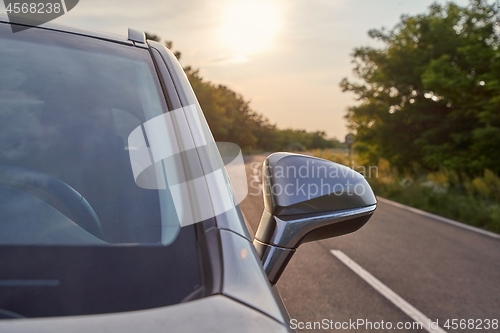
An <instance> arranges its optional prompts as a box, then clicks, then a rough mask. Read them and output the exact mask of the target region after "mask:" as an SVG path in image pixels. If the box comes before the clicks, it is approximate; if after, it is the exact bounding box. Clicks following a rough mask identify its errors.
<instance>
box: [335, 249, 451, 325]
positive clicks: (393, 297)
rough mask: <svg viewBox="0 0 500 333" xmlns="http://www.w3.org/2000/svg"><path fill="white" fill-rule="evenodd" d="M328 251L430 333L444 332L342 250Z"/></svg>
mask: <svg viewBox="0 0 500 333" xmlns="http://www.w3.org/2000/svg"><path fill="white" fill-rule="evenodd" d="M330 252H331V253H332V254H333V255H334V256H335V257H336V258H337V259H339V260H340V261H341V262H343V263H344V264H345V265H346V266H347V267H349V268H350V269H351V270H352V271H353V272H354V273H356V274H358V275H359V276H360V277H361V278H362V279H363V280H365V281H366V282H367V283H368V284H369V285H370V286H372V287H373V288H374V289H375V290H377V291H378V292H379V293H381V294H382V295H383V296H384V297H385V298H387V299H388V300H389V301H391V302H392V303H393V304H394V305H396V306H397V307H398V308H399V309H401V311H403V312H404V313H406V314H407V315H408V316H409V317H410V318H411V319H413V320H414V321H416V322H419V323H421V324H422V326H423V328H424V329H425V330H426V331H428V332H430V333H446V331H445V330H443V329H442V328H441V327H439V326H437V327H429V323H430V322H431V320H430V319H429V318H428V317H427V316H426V315H424V314H423V313H422V312H420V311H418V310H417V309H415V308H414V307H413V306H412V305H411V304H410V303H408V302H407V301H405V300H404V299H402V298H401V297H400V296H399V295H398V294H396V293H395V292H394V291H392V290H391V289H389V287H387V286H386V285H385V284H383V283H382V282H380V281H379V280H378V279H377V278H376V277H374V276H373V275H371V274H370V273H369V272H368V271H366V270H365V269H364V268H363V267H361V266H359V265H358V264H357V263H356V262H354V261H353V260H352V259H351V258H349V257H348V256H346V255H345V254H344V253H343V252H342V251H339V250H330Z"/></svg>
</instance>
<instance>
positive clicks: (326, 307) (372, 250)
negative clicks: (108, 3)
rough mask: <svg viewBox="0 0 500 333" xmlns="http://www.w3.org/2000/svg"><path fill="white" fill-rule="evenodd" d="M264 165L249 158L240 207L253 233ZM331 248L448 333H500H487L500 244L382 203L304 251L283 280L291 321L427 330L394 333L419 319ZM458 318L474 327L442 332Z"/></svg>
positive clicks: (496, 314) (495, 301)
mask: <svg viewBox="0 0 500 333" xmlns="http://www.w3.org/2000/svg"><path fill="white" fill-rule="evenodd" d="M263 159H264V156H247V157H245V164H246V167H247V176H248V181H249V195H248V197H247V198H246V199H245V200H244V201H243V202H242V203H241V208H242V210H243V213H244V214H245V217H246V219H247V221H248V222H249V224H250V226H251V227H252V229H253V231H255V230H256V229H257V226H258V223H259V220H260V216H261V213H262V210H263V202H262V196H261V193H260V190H259V186H258V185H259V183H260V177H259V176H260V164H261V163H262V161H263ZM331 250H340V251H342V252H343V253H344V254H345V255H347V256H348V257H349V258H350V259H352V260H353V261H354V262H356V263H357V264H358V265H359V266H361V267H362V268H363V269H364V270H366V271H367V272H369V273H371V275H373V276H374V277H375V278H376V279H378V280H379V281H380V282H382V283H383V284H385V285H386V286H387V287H388V288H389V289H390V290H392V291H393V292H394V293H396V294H397V295H399V296H400V297H401V298H402V299H404V300H405V301H406V302H408V303H409V304H410V305H411V306H413V307H414V308H415V309H417V310H418V311H420V312H421V313H423V314H424V315H425V316H427V317H428V318H429V319H431V320H432V321H433V322H436V321H438V324H439V326H440V327H441V328H442V329H443V330H444V331H446V332H476V331H477V332H500V329H498V328H497V329H492V328H490V329H485V328H486V326H487V325H486V321H485V320H486V319H489V320H493V319H496V320H500V239H495V238H492V237H488V236H486V235H482V234H478V233H475V232H473V231H470V230H466V229H462V228H459V227H456V226H453V225H449V224H446V223H443V222H440V221H437V220H435V219H432V218H429V217H425V216H422V215H418V214H415V213H413V212H409V211H407V210H404V209H401V208H399V207H395V206H392V205H390V204H388V203H383V202H379V204H378V207H377V211H376V212H375V214H374V215H373V217H372V218H371V220H370V221H369V222H368V223H367V224H366V225H365V226H364V227H363V228H362V229H360V230H359V231H357V232H355V233H352V234H349V235H345V236H340V237H337V238H332V239H327V240H322V241H317V242H312V243H307V244H303V245H302V246H300V248H299V250H298V251H297V253H296V254H295V255H294V257H293V258H292V260H291V262H290V263H289V265H288V266H287V268H286V270H285V272H284V273H283V275H282V277H281V279H280V280H279V281H278V289H279V291H280V293H281V296H282V298H283V300H284V302H285V305H286V306H287V309H288V311H289V313H290V317H291V318H292V319H295V320H296V321H297V324H298V323H299V322H302V323H303V324H304V325H306V324H307V322H315V321H316V322H321V321H322V320H324V319H326V320H328V321H330V320H331V321H332V322H333V323H335V322H337V323H344V322H349V321H351V323H352V322H353V321H357V320H365V322H371V323H372V329H369V328H370V326H363V325H360V326H358V327H357V328H353V326H350V328H348V329H341V330H338V332H427V331H428V330H426V329H407V330H405V329H401V330H398V329H395V325H397V323H412V322H413V320H412V319H411V318H410V317H409V316H408V315H407V314H405V312H403V311H402V310H401V309H400V307H398V306H396V305H394V304H393V303H392V302H391V301H389V300H388V299H387V298H386V297H384V296H383V295H382V294H381V293H380V292H379V290H377V289H375V288H374V287H372V286H371V285H369V284H368V283H367V282H366V281H365V280H363V279H362V278H361V277H360V276H359V275H358V274H356V273H355V272H354V271H353V270H352V269H351V268H349V267H348V266H346V265H345V264H344V263H343V262H341V261H340V260H339V259H338V258H337V257H335V256H334V255H333V254H332V253H331ZM452 319H458V321H457V323H460V320H461V319H462V320H463V319H465V320H469V319H473V320H475V321H474V323H473V324H472V325H471V326H470V327H469V328H466V329H455V330H454V329H450V328H445V327H443V326H444V324H445V323H446V321H447V320H450V322H449V324H451V323H452V322H451V320H452ZM480 320H483V322H482V325H480V323H481V321H480ZM382 321H384V323H385V327H387V323H388V322H390V323H391V324H392V325H393V329H392V330H389V329H382V326H380V325H381V322H382ZM359 323H361V322H359ZM377 323H378V325H379V326H378V327H379V329H376V328H377V326H376V325H377ZM469 323H470V322H469ZM367 325H368V324H367ZM407 325H409V324H407ZM478 326H482V328H483V329H481V330H479V329H477V327H478ZM471 327H472V328H471ZM298 331H299V332H327V331H331V330H321V329H320V330H305V329H304V330H298ZM333 331H335V330H333Z"/></svg>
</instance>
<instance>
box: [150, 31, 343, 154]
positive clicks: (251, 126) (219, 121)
mask: <svg viewBox="0 0 500 333" xmlns="http://www.w3.org/2000/svg"><path fill="white" fill-rule="evenodd" d="M146 38H147V39H149V40H154V41H157V42H160V41H161V38H160V37H159V36H158V35H154V34H149V33H147V34H146ZM164 45H165V46H166V47H167V48H169V49H172V42H171V41H166V42H165V43H164ZM174 55H175V56H176V57H177V58H178V59H179V58H180V56H181V53H180V52H178V51H175V52H174ZM184 71H185V72H186V75H187V77H188V79H189V81H190V83H191V85H192V87H193V90H194V92H195V93H196V97H197V98H198V101H199V103H200V106H201V108H202V110H203V113H204V114H205V117H206V119H207V122H208V124H209V125H210V128H211V130H212V134H213V135H214V138H215V140H216V141H221V142H224V141H225V142H233V143H236V144H237V145H239V146H240V147H241V148H242V149H244V150H246V151H253V150H263V151H277V150H295V151H297V150H299V151H300V150H305V149H314V148H334V147H338V146H340V145H341V144H340V142H339V141H337V140H336V139H329V138H327V136H326V133H325V132H322V131H316V132H307V131H304V130H292V129H285V130H281V129H278V128H277V126H276V125H274V124H271V123H270V122H269V121H268V119H267V118H265V117H264V116H263V115H261V114H260V113H258V112H256V111H254V110H253V109H252V108H251V107H250V103H249V101H247V100H245V99H244V98H243V96H241V95H240V94H238V93H236V92H234V91H233V90H231V89H229V88H228V87H226V86H224V85H216V84H213V83H211V82H210V81H208V80H205V79H203V78H202V77H201V75H200V73H199V71H198V70H195V69H193V68H191V67H190V66H188V67H185V68H184Z"/></svg>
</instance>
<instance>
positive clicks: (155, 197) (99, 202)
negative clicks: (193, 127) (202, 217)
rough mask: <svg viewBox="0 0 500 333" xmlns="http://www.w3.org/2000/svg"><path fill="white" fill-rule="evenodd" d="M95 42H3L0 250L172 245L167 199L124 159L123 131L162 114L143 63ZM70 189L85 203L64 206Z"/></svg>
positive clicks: (133, 53)
mask: <svg viewBox="0 0 500 333" xmlns="http://www.w3.org/2000/svg"><path fill="white" fill-rule="evenodd" d="M8 37H11V35H9V36H8ZM95 43H96V44H98V43H100V42H99V41H95ZM101 44H102V45H99V48H98V49H99V52H97V51H92V50H88V49H80V48H79V47H77V46H74V45H71V47H69V46H68V47H67V46H58V45H50V44H41V43H35V42H31V41H29V40H25V41H20V40H11V39H7V38H0V68H1V69H2V76H1V80H0V200H1V202H2V203H3V205H2V206H0V208H1V211H0V235H2V236H1V237H0V244H7V243H8V244H12V243H14V244H15V243H23V244H26V243H28V244H29V243H30V242H32V243H34V244H35V243H36V244H40V243H41V244H65V243H67V244H97V243H158V244H159V243H160V242H161V243H163V244H167V243H169V242H171V241H172V240H173V239H175V237H176V235H177V233H178V231H179V228H180V224H179V222H178V221H177V214H176V213H175V208H174V204H173V201H172V196H171V194H170V193H169V191H168V190H167V189H154V190H153V189H145V188H141V187H138V186H137V185H136V183H135V181H134V176H133V172H132V169H131V165H130V159H129V150H128V143H127V138H128V137H129V135H130V133H131V132H132V131H133V130H134V129H135V128H137V127H138V126H141V124H143V123H144V122H147V121H148V120H150V119H152V118H154V117H157V116H159V115H161V114H163V113H164V112H166V105H165V101H164V98H163V97H162V95H161V91H160V89H159V83H158V81H157V78H156V74H154V73H155V72H154V68H153V65H152V63H151V59H150V56H149V54H148V52H147V51H146V50H139V49H133V48H130V47H123V46H120V45H114V44H113V43H107V42H102V43H101ZM122 53H123V54H122ZM13 173H16V175H17V176H16V179H18V181H17V182H16V183H15V184H14V183H13V182H12V181H10V180H9V179H12V174H13ZM26 175H30V176H29V177H31V178H30V179H32V178H35V180H33V181H31V183H30V182H28V179H27V178H26V179H25V180H24V181H23V180H22V177H25V176H26ZM47 179H51V181H52V179H55V180H57V182H56V181H52V183H51V184H52V186H51V187H47V186H46V184H45V183H46V181H47ZM56 183H57V184H58V185H54V184H56ZM68 188H69V189H71V190H72V191H74V192H76V193H78V194H79V195H80V197H82V198H83V199H84V200H80V201H78V200H76V201H77V202H78V203H74V204H73V203H68V202H65V200H64V195H63V194H62V193H65V192H64V191H63V190H61V189H68ZM61 191H62V192H61ZM8 202H10V203H11V204H8V205H7V204H6V203H8ZM83 202H87V203H88V205H86V204H84V203H83ZM88 206H90V208H89V207H88ZM92 225H98V226H95V227H92ZM99 228H102V230H101V229H99ZM99 230H101V231H99ZM101 232H102V234H101Z"/></svg>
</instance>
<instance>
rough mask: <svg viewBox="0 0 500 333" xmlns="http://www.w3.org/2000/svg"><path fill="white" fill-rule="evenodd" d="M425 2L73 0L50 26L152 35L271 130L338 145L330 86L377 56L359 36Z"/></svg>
mask: <svg viewBox="0 0 500 333" xmlns="http://www.w3.org/2000/svg"><path fill="white" fill-rule="evenodd" d="M433 2H434V1H432V0H218V1H214V0H162V1H158V0H156V1H153V0H142V1H130V0H107V1H105V2H104V1H98V0H80V1H79V3H78V5H77V6H76V7H75V8H74V9H73V10H71V11H70V12H68V13H67V14H65V15H63V16H61V17H59V18H57V19H56V20H54V23H58V24H64V25H69V26H73V27H77V28H81V29H87V30H94V31H104V32H111V33H115V34H120V35H126V34H127V29H128V28H135V29H139V30H143V31H147V32H150V33H154V34H157V35H159V36H160V37H161V38H162V39H163V40H170V41H172V42H173V45H174V47H173V49H174V50H177V51H180V52H181V53H182V57H181V64H182V65H183V66H187V65H190V66H192V67H193V68H197V69H199V71H200V74H201V76H202V77H203V78H205V79H207V80H209V81H211V82H214V83H217V84H223V85H226V86H228V87H229V88H231V89H233V90H234V91H236V92H238V93H240V94H241V95H242V96H243V97H244V98H245V99H246V100H249V101H250V106H251V107H252V109H253V110H255V111H257V112H259V113H261V114H263V115H264V116H265V117H267V118H268V119H269V120H270V122H271V123H274V124H276V125H277V126H278V127H279V128H294V129H306V130H309V131H317V130H319V131H325V132H326V133H327V135H328V136H329V137H336V138H337V139H339V140H341V141H343V140H344V137H345V135H346V134H347V133H348V129H347V127H346V121H345V120H344V118H343V116H344V114H345V112H346V109H347V108H348V107H349V106H352V105H355V104H356V101H355V96H354V95H353V94H351V93H342V91H341V90H340V88H339V83H340V81H341V80H342V78H344V77H348V78H353V76H352V68H353V65H352V64H351V60H352V57H351V54H352V52H353V50H354V48H357V47H362V46H372V47H380V46H381V44H379V43H377V42H375V41H373V40H371V39H370V38H369V37H368V34H367V32H368V30H370V29H374V28H376V29H379V28H382V27H385V28H387V29H390V28H392V27H394V25H396V24H397V23H398V22H399V19H400V17H401V15H402V14H410V15H414V14H419V13H423V12H425V11H426V9H427V8H428V7H429V5H431V4H432V3H433ZM437 2H438V3H444V2H445V1H437ZM455 2H456V3H458V4H461V5H465V4H466V3H467V0H457V1H455ZM0 12H4V8H2V7H0Z"/></svg>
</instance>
